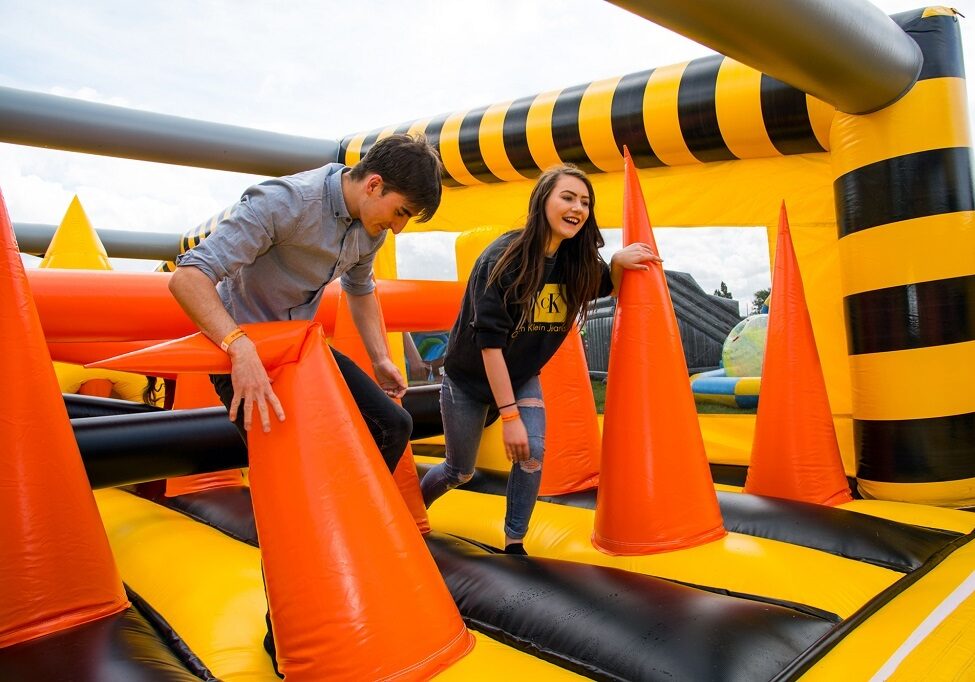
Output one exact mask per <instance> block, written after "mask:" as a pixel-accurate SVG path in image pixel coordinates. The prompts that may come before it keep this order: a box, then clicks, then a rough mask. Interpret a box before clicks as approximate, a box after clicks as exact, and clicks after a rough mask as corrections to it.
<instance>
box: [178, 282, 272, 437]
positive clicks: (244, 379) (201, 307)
mask: <svg viewBox="0 0 975 682" xmlns="http://www.w3.org/2000/svg"><path fill="white" fill-rule="evenodd" d="M169 291H170V292H171V293H172V294H173V298H175V299H176V301H177V303H179V304H180V306H181V307H182V308H183V310H184V311H186V314H187V315H189V317H190V319H191V320H193V322H194V324H196V326H197V327H199V328H200V331H202V332H203V334H204V335H205V336H206V337H207V338H208V339H210V340H211V341H213V342H214V343H216V344H219V343H220V342H221V341H223V339H224V338H225V337H226V336H227V334H229V333H230V332H232V331H233V330H234V329H235V328H236V327H237V323H236V322H234V319H233V318H232V317H231V316H230V314H229V313H227V311H226V310H225V309H224V307H223V303H221V301H220V296H219V295H218V294H217V288H216V286H215V285H214V284H213V282H212V281H210V278H209V277H207V276H206V275H205V274H203V272H202V271H201V270H200V269H199V268H195V267H193V266H181V267H178V268H176V272H174V273H173V277H172V279H171V280H170V281H169ZM227 354H228V355H229V356H230V363H231V371H230V377H231V380H232V381H233V384H234V398H233V401H231V403H230V410H229V412H230V419H231V420H235V419H237V409H238V407H240V405H241V403H243V408H244V428H245V429H248V430H249V429H250V427H251V419H252V412H253V408H254V403H257V409H258V412H259V413H260V416H261V425H262V427H263V428H264V431H265V432H267V431H270V430H271V420H270V416H269V414H268V403H270V404H271V408H272V409H273V410H274V413H275V414H276V415H277V417H278V421H284V409H283V408H282V407H281V402H280V401H279V400H278V398H277V396H276V395H274V391H273V390H271V381H270V379H269V378H268V376H267V371H265V369H264V365H263V364H262V363H261V359H260V357H258V355H257V347H256V346H255V345H254V342H253V341H251V340H250V339H249V338H248V337H246V336H242V337H240V338H238V339H237V340H236V341H234V342H233V343H232V344H231V345H230V348H228V350H227Z"/></svg>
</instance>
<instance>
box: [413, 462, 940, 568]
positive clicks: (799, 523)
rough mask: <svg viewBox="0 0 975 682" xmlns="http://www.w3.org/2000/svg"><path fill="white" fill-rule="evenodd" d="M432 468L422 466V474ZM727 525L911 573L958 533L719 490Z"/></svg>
mask: <svg viewBox="0 0 975 682" xmlns="http://www.w3.org/2000/svg"><path fill="white" fill-rule="evenodd" d="M428 468H429V467H428V466H426V465H419V466H418V467H417V469H418V470H419V471H420V475H421V476H422V474H423V473H425V471H426V470H427V469H428ZM506 487H507V477H506V476H505V475H504V474H502V473H499V472H491V471H482V470H478V471H475V472H474V477H473V478H472V479H471V480H470V481H469V482H468V483H466V484H465V485H464V486H463V489H464V490H468V491H472V492H479V493H485V494H489V495H499V496H503V495H504V494H505V489H506ZM717 495H718V504H719V506H720V508H721V516H722V518H723V519H724V524H725V528H726V529H727V530H729V531H731V532H733V533H741V534H743V535H750V536H752V537H761V538H766V539H768V540H776V541H778V542H787V543H789V544H793V545H799V546H802V547H808V548H810V549H816V550H819V551H822V552H827V553H829V554H833V555H836V556H841V557H844V558H846V559H852V560H854V561H863V562H865V563H869V564H872V565H874V566H881V567H883V568H887V569H890V570H894V571H900V572H902V573H907V572H910V571H913V570H917V569H918V568H920V567H921V566H922V565H923V564H924V562H925V561H927V560H928V559H930V557H931V556H933V555H934V554H936V553H937V552H939V551H940V550H941V549H942V548H944V547H945V546H946V545H947V544H948V543H950V542H952V541H953V540H954V539H955V538H957V537H958V533H953V532H951V531H941V530H935V529H931V528H921V527H918V526H912V525H909V524H905V523H898V522H896V521H890V520H887V519H881V518H878V517H874V516H869V515H867V514H859V513H857V512H853V511H849V510H846V509H834V508H833V507H825V506H823V505H817V504H808V503H805V502H795V501H792V500H782V499H776V498H771V497H761V496H758V495H744V494H740V493H727V492H720V491H719V492H718V494H717ZM538 499H539V500H541V501H543V502H552V503H555V504H567V505H570V506H576V507H583V508H586V509H595V508H596V492H595V490H588V491H583V492H578V493H571V494H569V495H558V496H540V497H539V498H538Z"/></svg>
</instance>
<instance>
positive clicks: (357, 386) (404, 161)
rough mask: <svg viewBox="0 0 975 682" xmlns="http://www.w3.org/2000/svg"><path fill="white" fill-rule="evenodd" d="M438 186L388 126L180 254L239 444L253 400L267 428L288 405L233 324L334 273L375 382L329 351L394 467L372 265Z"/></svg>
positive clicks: (240, 211) (251, 195)
mask: <svg viewBox="0 0 975 682" xmlns="http://www.w3.org/2000/svg"><path fill="white" fill-rule="evenodd" d="M440 193H441V165H440V157H439V156H438V155H437V152H436V151H435V150H434V149H433V148H432V147H431V146H430V145H429V144H427V142H426V140H424V139H423V138H422V137H420V138H411V137H408V136H406V135H393V136H391V137H387V138H384V139H383V140H380V141H379V142H377V143H376V144H374V145H373V146H372V147H371V148H370V149H369V152H368V153H367V154H366V156H365V157H364V158H363V159H362V160H361V161H360V162H359V163H358V164H356V165H355V167H354V168H351V169H350V168H347V167H345V166H343V165H342V164H338V163H332V164H328V165H326V166H323V167H321V168H318V169H315V170H311V171H306V172H304V173H298V174H297V175H291V176H288V177H284V178H277V179H274V180H268V181H266V182H262V183H260V184H259V185H255V186H254V187H251V188H250V189H248V190H247V191H246V192H244V195H243V196H242V197H241V199H240V202H238V203H237V204H236V205H235V206H234V208H233V210H232V211H231V213H230V215H229V217H227V218H226V219H224V220H222V221H221V222H220V223H219V224H218V225H217V227H216V228H215V229H214V230H213V233H212V234H211V235H210V236H209V237H207V238H206V239H205V240H204V241H203V242H201V243H200V244H199V245H198V246H196V247H195V248H193V249H191V250H190V251H188V252H186V253H184V254H182V255H181V256H180V257H179V258H178V259H177V260H176V265H177V268H176V272H175V273H173V277H172V280H171V281H170V284H169V290H170V291H171V292H172V294H173V296H174V297H175V298H176V300H177V301H178V302H179V304H180V305H181V306H182V307H183V310H185V311H186V313H187V315H189V316H190V318H191V319H192V320H193V322H195V323H196V325H197V326H198V327H199V328H200V330H201V331H202V332H203V333H204V334H205V335H206V336H207V337H208V338H209V339H210V340H212V341H213V342H214V343H217V344H220V346H221V348H223V350H224V351H226V352H227V354H228V355H230V360H231V374H230V376H229V377H228V376H227V375H214V376H212V377H211V380H212V381H213V385H214V388H215V389H216V391H217V393H218V394H219V396H220V400H221V401H222V402H223V404H224V405H225V406H227V409H228V411H229V416H230V419H231V420H233V421H234V423H235V424H236V425H237V428H238V429H239V430H240V432H241V436H242V437H243V438H244V440H245V441H246V439H247V438H246V431H247V430H249V429H250V428H251V426H252V425H253V416H254V408H255V407H256V408H257V413H258V416H259V418H260V421H261V427H262V428H263V429H264V431H265V432H266V431H269V430H270V429H271V419H270V412H271V411H273V412H274V414H275V416H276V417H277V419H278V420H279V421H283V420H284V418H285V414H284V409H283V408H282V407H281V403H280V401H279V400H278V398H277V396H275V395H274V391H273V390H272V389H271V382H270V380H269V379H268V375H267V372H266V371H265V370H264V366H263V364H262V363H261V360H260V358H259V357H258V355H257V348H256V347H255V346H254V343H253V342H252V341H251V340H250V339H249V338H247V335H246V334H244V333H243V331H242V330H241V329H240V327H239V326H238V325H240V324H243V323H248V322H271V321H277V320H309V319H312V318H313V317H314V316H315V312H316V311H317V310H318V305H319V303H320V302H321V298H322V290H323V289H324V288H325V285H326V284H328V283H329V282H331V281H332V280H334V279H336V278H338V277H341V281H342V288H343V289H344V291H345V292H346V294H348V296H347V300H348V304H349V310H350V312H351V313H352V320H353V322H354V323H355V326H356V328H357V329H358V331H359V335H360V336H361V337H362V340H363V342H364V343H365V346H366V350H367V351H368V353H369V358H370V360H372V366H373V370H374V371H375V373H376V378H377V379H378V381H379V385H378V386H377V385H376V383H375V382H374V381H373V380H372V379H371V378H370V377H369V376H368V375H367V374H366V373H365V372H363V371H362V370H361V369H359V367H357V366H356V364H355V363H354V362H352V361H351V360H350V359H349V358H347V357H346V356H344V355H342V354H341V353H339V352H338V351H335V350H333V351H332V353H333V355H334V356H335V361H336V363H337V364H338V367H339V370H340V371H341V372H342V377H343V378H344V379H345V382H346V383H347V384H348V386H349V390H350V392H351V393H352V396H353V398H354V399H355V402H356V405H357V406H358V408H359V410H360V412H362V415H363V417H364V418H365V421H366V424H367V425H368V427H369V431H370V433H371V434H372V437H373V438H374V439H375V441H376V445H377V446H378V448H379V451H380V453H381V454H382V456H383V459H384V460H385V462H386V466H387V467H388V468H389V471H390V472H392V471H393V470H395V468H396V464H397V462H398V461H399V458H400V456H401V455H402V454H403V451H404V450H405V449H406V445H407V443H408V442H409V438H410V433H411V431H412V429H413V421H412V419H411V418H410V415H409V413H408V412H406V410H404V409H403V408H402V407H400V406H399V405H397V404H396V403H394V402H393V401H392V400H391V399H390V398H399V397H402V395H403V394H404V393H405V392H406V382H405V381H404V379H403V376H402V375H401V374H400V371H399V369H398V368H397V367H396V365H395V364H394V363H393V361H392V360H391V359H390V358H389V354H388V351H387V348H386V339H385V338H384V336H383V334H382V324H381V320H380V315H379V306H378V304H377V303H376V299H375V298H374V296H373V294H372V292H373V289H374V288H375V283H374V282H373V280H372V262H373V260H374V258H375V256H376V252H377V251H378V250H379V247H380V246H382V244H383V241H384V240H385V238H386V232H387V231H392V232H393V234H399V233H400V232H401V231H402V230H403V228H404V227H405V226H406V222H407V221H408V220H409V219H410V218H416V219H417V220H418V221H419V222H424V221H427V220H429V219H430V218H432V217H433V214H434V213H435V212H436V210H437V207H438V206H439V205H440ZM266 619H267V626H268V634H267V637H265V639H264V647H265V649H267V651H268V653H269V654H270V655H271V659H272V661H273V662H274V667H275V672H277V660H276V657H275V646H274V638H273V634H272V632H271V618H270V613H268V615H267V617H266Z"/></svg>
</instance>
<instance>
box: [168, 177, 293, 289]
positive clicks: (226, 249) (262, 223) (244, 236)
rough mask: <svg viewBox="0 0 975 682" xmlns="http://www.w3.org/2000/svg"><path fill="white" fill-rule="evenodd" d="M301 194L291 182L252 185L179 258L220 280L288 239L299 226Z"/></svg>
mask: <svg viewBox="0 0 975 682" xmlns="http://www.w3.org/2000/svg"><path fill="white" fill-rule="evenodd" d="M300 206H301V197H300V195H299V193H298V192H297V190H296V189H295V188H294V187H293V186H292V185H290V184H289V183H287V182H285V181H283V180H281V179H280V178H279V179H275V180H268V181H267V182H263V183H261V184H259V185H255V186H253V187H251V188H250V189H248V190H247V191H246V192H245V193H244V195H243V196H242V197H241V198H240V201H239V202H237V204H236V205H234V207H233V210H232V211H231V212H230V215H229V216H228V217H227V218H225V219H223V220H221V221H220V222H218V223H217V225H216V226H215V227H214V229H213V231H212V233H211V234H210V236H208V237H207V238H206V239H204V240H203V241H202V242H200V243H199V244H198V245H197V246H195V247H193V248H192V249H190V250H189V251H187V252H186V253H184V254H181V255H180V256H179V257H178V258H177V259H176V265H177V266H180V267H183V266H193V267H195V268H198V269H199V270H200V271H201V272H203V274H205V275H206V276H207V277H209V278H210V280H211V281H212V282H213V283H214V284H216V283H218V282H219V281H220V280H222V279H225V278H227V277H232V276H233V275H234V274H235V273H236V272H237V271H238V270H239V269H240V268H241V267H243V266H244V265H247V264H248V263H253V262H254V261H255V260H256V259H257V258H258V257H259V256H260V255H262V254H263V253H265V252H266V251H267V250H268V249H269V248H271V245H272V244H275V243H281V242H284V241H287V239H288V238H289V237H290V236H291V235H292V234H293V233H294V231H295V229H296V228H297V221H298V213H297V212H298V209H299V208H300Z"/></svg>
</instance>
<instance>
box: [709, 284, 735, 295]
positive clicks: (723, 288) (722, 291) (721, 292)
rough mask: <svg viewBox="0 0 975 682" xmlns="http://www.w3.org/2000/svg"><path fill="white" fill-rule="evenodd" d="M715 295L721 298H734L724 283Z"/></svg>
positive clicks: (715, 291) (716, 290)
mask: <svg viewBox="0 0 975 682" xmlns="http://www.w3.org/2000/svg"><path fill="white" fill-rule="evenodd" d="M714 295H715V296H720V297H721V298H734V297H733V296H732V295H731V292H730V291H728V285H727V284H725V283H724V282H723V281H722V282H721V288H720V289H715V290H714Z"/></svg>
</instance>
